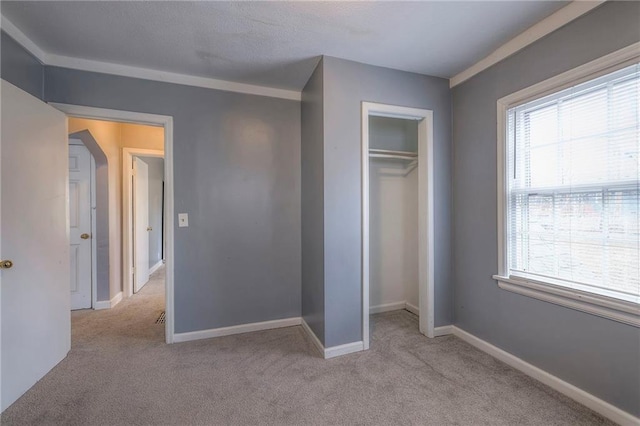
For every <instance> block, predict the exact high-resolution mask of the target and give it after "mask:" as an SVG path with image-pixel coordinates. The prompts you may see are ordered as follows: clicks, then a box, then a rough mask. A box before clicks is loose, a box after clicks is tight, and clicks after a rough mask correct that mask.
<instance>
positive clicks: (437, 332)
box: [433, 325, 453, 337]
mask: <svg viewBox="0 0 640 426" xmlns="http://www.w3.org/2000/svg"><path fill="white" fill-rule="evenodd" d="M449 334H453V326H452V325H443V326H441V327H436V328H434V329H433V337H440V336H448V335H449Z"/></svg>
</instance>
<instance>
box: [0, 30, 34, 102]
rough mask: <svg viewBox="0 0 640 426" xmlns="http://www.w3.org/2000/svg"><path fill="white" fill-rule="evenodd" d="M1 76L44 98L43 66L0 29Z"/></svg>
mask: <svg viewBox="0 0 640 426" xmlns="http://www.w3.org/2000/svg"><path fill="white" fill-rule="evenodd" d="M0 43H1V46H0V51H2V60H0V77H2V78H3V79H4V80H6V81H8V82H9V83H11V84H13V85H14V86H17V87H19V88H21V89H22V90H24V91H25V92H27V93H30V94H32V95H33V96H35V97H37V98H39V99H42V95H43V87H44V86H43V66H42V65H41V64H40V62H39V61H38V60H37V59H36V58H35V57H34V56H33V55H31V53H29V52H28V51H26V50H25V49H23V48H22V46H20V45H19V44H18V43H17V42H16V41H15V40H14V39H12V38H11V37H9V36H8V35H7V34H6V33H5V32H4V31H0Z"/></svg>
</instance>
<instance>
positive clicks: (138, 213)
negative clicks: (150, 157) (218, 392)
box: [132, 157, 149, 293]
mask: <svg viewBox="0 0 640 426" xmlns="http://www.w3.org/2000/svg"><path fill="white" fill-rule="evenodd" d="M132 204H133V218H134V219H133V236H134V237H133V240H134V242H133V246H134V251H133V259H134V261H133V262H134V263H133V264H134V265H135V266H134V267H135V270H134V286H133V292H134V293H137V292H139V291H140V289H142V287H143V286H144V285H145V284H146V283H147V282H148V281H149V230H148V229H149V166H148V165H147V163H145V162H144V161H142V160H140V159H139V158H137V157H134V159H133V203H132Z"/></svg>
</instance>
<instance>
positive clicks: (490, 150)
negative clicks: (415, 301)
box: [453, 2, 640, 416]
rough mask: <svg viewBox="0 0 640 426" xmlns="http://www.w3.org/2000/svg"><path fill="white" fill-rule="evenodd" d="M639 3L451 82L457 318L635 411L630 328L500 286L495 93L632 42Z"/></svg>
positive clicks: (636, 356) (634, 332) (609, 8)
mask: <svg viewBox="0 0 640 426" xmlns="http://www.w3.org/2000/svg"><path fill="white" fill-rule="evenodd" d="M638 22H640V3H637V2H611V3H609V2H608V3H605V4H604V5H602V6H601V7H599V8H597V9H595V10H594V11H592V12H590V13H589V14H587V15H585V16H583V17H581V18H579V19H577V20H576V21H574V22H572V23H570V24H568V25H567V26H565V27H563V28H561V29H560V30H558V31H556V32H554V33H552V34H550V35H549V36H547V37H545V38H544V39H542V40H540V41H538V42H536V43H534V44H533V45H531V46H529V47H527V48H526V49H524V50H522V51H521V52H519V53H517V54H516V55H514V56H512V57H510V58H508V59H506V60H504V61H502V62H500V63H499V64H497V65H495V66H493V67H491V68H490V69H488V70H486V71H484V72H482V73H480V74H478V75H477V76H475V77H473V78H472V79H471V80H469V81H467V82H465V83H463V84H461V85H459V86H456V87H455V88H454V89H453V117H454V122H453V123H454V125H453V128H454V134H453V141H454V151H455V152H454V209H453V212H454V229H455V232H454V248H455V250H454V258H455V260H456V267H455V276H454V283H455V296H456V297H455V319H456V324H457V325H458V326H459V327H460V328H462V329H464V330H467V331H469V332H470V333H473V334H474V335H476V336H478V337H480V338H481V339H485V340H487V341H489V342H491V343H492V344H494V345H496V346H498V347H500V348H502V349H504V350H506V351H508V352H510V353H512V354H514V355H516V356H518V357H520V358H522V359H524V360H526V361H528V362H530V363H532V364H534V365H536V366H538V367H540V368H542V369H543V370H546V371H548V372H549V373H551V374H554V375H556V376H558V377H560V378H562V379H563V380H566V381H568V382H569V383H572V384H574V385H576V386H578V387H579V388H581V389H584V390H586V391H587V392H589V393H592V394H594V395H596V396H598V397H600V398H602V399H604V400H606V401H608V402H610V403H612V404H614V405H616V406H618V407H620V408H622V409H624V410H626V411H628V412H630V413H632V414H634V415H636V416H638V415H640V362H639V360H640V332H639V330H638V329H637V328H634V327H631V326H628V325H624V324H620V323H617V322H614V321H611V320H608V319H603V318H599V317H596V316H593V315H589V314H586V313H582V312H578V311H575V310H572V309H568V308H565V307H561V306H557V305H553V304H549V303H545V302H542V301H539V300H536V299H532V298H529V297H526V296H521V295H517V294H514V293H510V292H507V291H504V290H501V289H499V288H498V286H497V284H496V282H495V281H494V280H492V279H491V275H492V274H495V273H496V272H497V262H498V261H497V236H496V232H497V231H496V208H497V207H496V202H497V201H496V198H497V196H496V120H497V117H496V101H497V100H498V99H499V98H501V97H503V96H505V95H507V94H510V93H513V92H515V91H517V90H519V89H522V88H525V87H528V86H530V85H532V84H535V83H537V82H540V81H542V80H545V79H547V78H550V77H553V76H555V75H557V74H559V73H561V72H563V71H567V70H569V69H572V68H574V67H577V66H579V65H582V64H584V63H586V62H588V61H590V60H593V59H596V58H598V57H601V56H603V55H606V54H608V53H611V52H613V51H615V50H617V49H620V48H622V47H625V46H628V45H629V44H631V43H634V42H637V41H638V40H640V26H638Z"/></svg>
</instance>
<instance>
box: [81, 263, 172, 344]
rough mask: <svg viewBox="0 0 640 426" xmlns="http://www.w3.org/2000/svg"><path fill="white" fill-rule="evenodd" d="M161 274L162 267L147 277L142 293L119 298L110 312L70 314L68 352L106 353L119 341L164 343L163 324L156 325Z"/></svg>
mask: <svg viewBox="0 0 640 426" xmlns="http://www.w3.org/2000/svg"><path fill="white" fill-rule="evenodd" d="M164 273H165V267H164V266H162V267H161V268H159V269H158V270H157V271H155V272H154V273H153V274H152V275H151V276H150V277H149V282H148V283H147V284H146V285H145V286H144V287H143V288H142V290H140V291H139V292H138V293H136V294H134V295H133V296H132V297H129V298H127V299H123V300H122V302H120V303H118V304H117V305H116V306H115V307H114V308H113V309H105V310H99V311H94V310H92V309H83V310H79V311H72V312H71V353H73V352H74V351H75V350H82V351H84V350H99V348H102V350H106V349H107V348H112V347H113V346H119V344H120V343H119V342H121V341H122V339H126V340H127V341H129V340H130V339H133V341H135V342H137V343H145V342H146V343H147V344H153V343H157V344H161V345H162V344H164V324H156V320H157V319H158V317H159V316H160V314H161V313H162V312H163V311H164V301H165V297H164V290H165V289H164ZM130 343H131V342H130Z"/></svg>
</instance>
